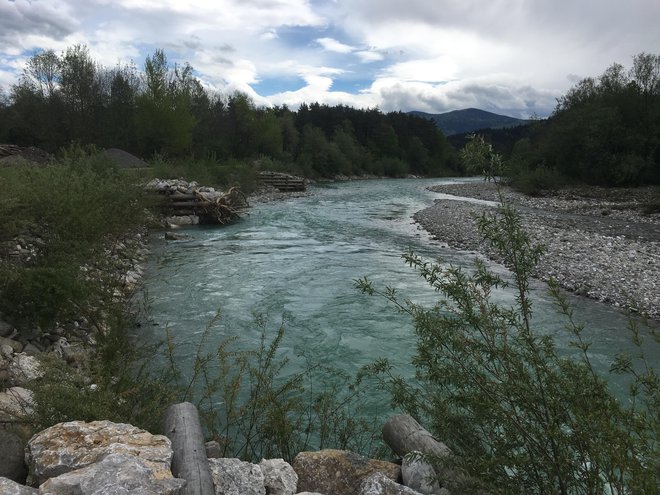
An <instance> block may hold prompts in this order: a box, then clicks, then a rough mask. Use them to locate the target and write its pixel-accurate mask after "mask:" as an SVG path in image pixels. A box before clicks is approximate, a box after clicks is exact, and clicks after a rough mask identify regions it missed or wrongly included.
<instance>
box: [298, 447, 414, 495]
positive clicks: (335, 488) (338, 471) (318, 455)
mask: <svg viewBox="0 0 660 495" xmlns="http://www.w3.org/2000/svg"><path fill="white" fill-rule="evenodd" d="M293 469H294V471H295V472H296V474H298V489H299V490H301V491H318V492H321V493H331V494H333V495H353V494H355V493H357V492H358V491H359V488H360V485H361V483H362V482H363V481H364V480H365V479H366V478H368V477H369V476H371V475H372V474H374V473H376V472H380V473H382V474H383V475H385V476H386V477H387V478H389V479H391V480H392V481H397V480H398V479H399V478H400V474H401V468H400V467H399V466H397V465H396V464H393V463H391V462H386V461H378V460H372V459H367V458H366V457H363V456H361V455H358V454H355V453H353V452H348V451H345V450H321V451H319V452H301V453H300V454H298V455H297V456H296V458H295V459H294V461H293Z"/></svg>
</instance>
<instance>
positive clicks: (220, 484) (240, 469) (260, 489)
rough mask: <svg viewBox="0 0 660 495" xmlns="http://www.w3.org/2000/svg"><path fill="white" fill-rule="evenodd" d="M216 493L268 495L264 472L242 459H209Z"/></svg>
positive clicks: (221, 494) (226, 494)
mask: <svg viewBox="0 0 660 495" xmlns="http://www.w3.org/2000/svg"><path fill="white" fill-rule="evenodd" d="M209 467H210V468H211V477H212V478H213V484H214V486H215V493H216V495H266V488H265V486H264V474H263V472H262V471H261V469H260V468H259V466H257V465H256V464H250V463H249V462H244V461H241V460H240V459H227V458H222V459H209Z"/></svg>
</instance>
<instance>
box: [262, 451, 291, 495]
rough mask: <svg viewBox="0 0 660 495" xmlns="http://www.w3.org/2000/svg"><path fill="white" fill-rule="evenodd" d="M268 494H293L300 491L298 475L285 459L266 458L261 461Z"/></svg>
mask: <svg viewBox="0 0 660 495" xmlns="http://www.w3.org/2000/svg"><path fill="white" fill-rule="evenodd" d="M259 467H260V468H261V471H262V472H263V473H264V486H265V487H266V493H268V495H293V494H294V493H297V491H298V475H297V474H296V472H295V471H294V470H293V468H292V467H291V465H290V464H289V463H288V462H286V461H285V460H284V459H264V460H262V461H261V462H260V463H259Z"/></svg>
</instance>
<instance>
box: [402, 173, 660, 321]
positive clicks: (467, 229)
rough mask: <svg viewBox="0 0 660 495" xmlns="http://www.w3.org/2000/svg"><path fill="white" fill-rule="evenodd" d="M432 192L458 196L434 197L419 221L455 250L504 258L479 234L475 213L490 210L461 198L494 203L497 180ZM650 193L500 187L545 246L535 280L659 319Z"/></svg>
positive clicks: (657, 244) (659, 247) (658, 247)
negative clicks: (532, 193) (537, 193)
mask: <svg viewBox="0 0 660 495" xmlns="http://www.w3.org/2000/svg"><path fill="white" fill-rule="evenodd" d="M429 189H430V190H432V191H434V192H437V193H442V194H443V195H450V196H454V197H455V199H450V197H447V196H444V197H442V198H439V199H436V200H435V201H434V204H433V205H432V206H430V207H428V208H426V209H424V210H421V211H419V212H417V213H415V214H414V215H413V218H414V220H415V222H416V223H417V224H418V225H419V226H421V227H422V228H424V230H426V231H427V232H428V233H429V234H430V235H431V236H432V237H433V238H434V239H437V240H439V241H442V242H445V243H447V244H448V245H449V246H450V247H452V248H456V249H462V250H467V251H476V252H479V253H481V254H482V255H484V256H486V257H488V258H489V259H491V260H493V261H496V262H501V261H502V260H501V259H499V258H498V256H497V255H496V254H495V253H494V252H493V251H492V250H490V249H489V248H488V247H487V246H486V245H485V244H484V243H483V242H482V240H481V239H480V237H479V235H478V232H477V229H476V225H475V221H474V218H473V216H474V215H479V214H481V213H482V212H484V211H486V210H488V209H491V208H493V207H492V206H488V205H486V204H476V203H473V202H469V201H467V200H465V199H464V200H461V199H460V198H459V197H463V198H473V199H478V200H484V201H497V200H498V195H497V190H496V187H495V184H493V183H487V182H473V183H463V184H447V185H438V186H432V187H430V188H429ZM653 194H654V190H653V189H652V188H640V189H619V190H607V189H603V188H595V187H580V188H566V189H562V190H560V191H558V192H556V193H553V194H552V195H549V196H545V197H529V196H525V195H523V194H522V193H518V192H516V191H514V190H512V189H511V188H509V187H507V186H502V196H503V198H504V200H505V201H507V202H509V203H510V204H511V205H512V206H514V207H515V209H516V210H517V211H518V212H519V214H520V216H521V219H522V224H523V227H524V228H525V230H526V231H527V233H528V234H529V236H530V239H531V241H532V242H533V243H535V244H539V243H540V244H544V245H545V246H546V249H547V250H546V252H545V253H544V255H543V257H542V259H541V262H540V263H539V265H538V266H537V268H536V269H535V272H534V277H535V278H537V279H540V280H543V281H547V280H549V279H550V278H553V279H555V280H556V281H557V282H558V283H559V285H560V286H561V287H562V288H563V289H565V290H568V291H570V292H573V293H575V294H578V295H583V296H586V297H589V298H591V299H594V300H596V301H599V302H603V303H605V304H609V305H611V306H613V307H616V308H620V309H622V310H627V311H631V312H633V313H636V314H641V315H643V316H645V317H648V318H649V319H652V320H656V321H660V215H658V214H657V213H656V214H651V215H645V214H643V213H642V212H641V208H640V207H641V205H643V204H644V202H646V201H648V200H649V199H650V198H651V197H652V196H653Z"/></svg>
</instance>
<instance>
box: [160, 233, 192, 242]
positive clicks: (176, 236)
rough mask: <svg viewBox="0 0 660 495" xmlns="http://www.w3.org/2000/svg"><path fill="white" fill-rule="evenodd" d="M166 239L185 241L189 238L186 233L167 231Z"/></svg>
mask: <svg viewBox="0 0 660 495" xmlns="http://www.w3.org/2000/svg"><path fill="white" fill-rule="evenodd" d="M165 239H166V240H168V241H184V240H186V239H188V236H187V235H186V234H177V233H176V232H165Z"/></svg>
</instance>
